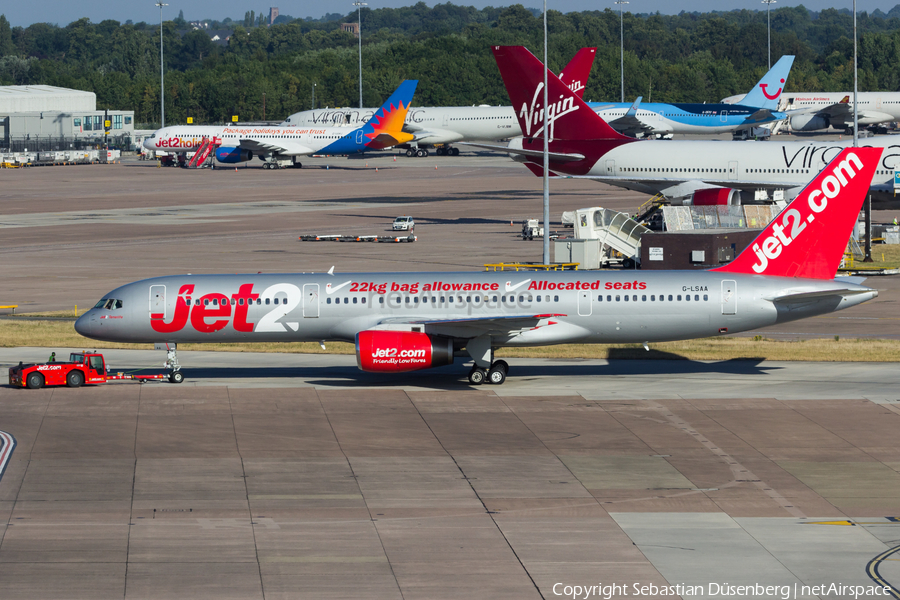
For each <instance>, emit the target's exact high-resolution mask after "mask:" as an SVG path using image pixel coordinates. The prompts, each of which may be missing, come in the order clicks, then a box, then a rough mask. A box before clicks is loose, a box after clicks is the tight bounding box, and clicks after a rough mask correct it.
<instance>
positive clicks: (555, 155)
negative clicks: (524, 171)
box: [461, 142, 584, 162]
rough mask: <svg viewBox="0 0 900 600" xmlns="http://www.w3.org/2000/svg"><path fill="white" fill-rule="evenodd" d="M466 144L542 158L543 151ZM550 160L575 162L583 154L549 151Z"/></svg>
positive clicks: (580, 158)
mask: <svg viewBox="0 0 900 600" xmlns="http://www.w3.org/2000/svg"><path fill="white" fill-rule="evenodd" d="M461 145H462V144H461ZM465 145H466V146H475V147H476V148H486V149H487V150H497V151H499V152H508V153H510V154H519V155H521V156H533V157H536V158H542V157H543V156H544V153H543V152H542V151H540V150H525V149H523V148H510V147H508V146H495V145H491V144H473V143H469V142H466V143H465ZM549 154H550V160H551V161H553V162H576V161H579V160H584V154H563V153H561V152H550V153H549Z"/></svg>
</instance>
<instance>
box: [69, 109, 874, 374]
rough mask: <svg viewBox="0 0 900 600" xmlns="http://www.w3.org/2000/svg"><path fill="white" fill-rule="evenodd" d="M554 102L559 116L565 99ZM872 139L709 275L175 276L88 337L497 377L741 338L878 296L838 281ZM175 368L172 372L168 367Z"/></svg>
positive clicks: (150, 287) (104, 312)
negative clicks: (347, 350) (287, 351)
mask: <svg viewBox="0 0 900 600" xmlns="http://www.w3.org/2000/svg"><path fill="white" fill-rule="evenodd" d="M561 102H562V103H561V104H557V105H555V107H556V108H557V109H558V112H557V113H556V114H560V113H563V112H565V111H566V110H568V109H569V108H571V107H570V105H569V104H567V103H565V102H563V101H561ZM881 153H882V150H881V149H880V148H847V149H844V150H843V151H841V152H840V153H839V154H838V156H837V157H836V158H835V159H834V160H833V161H831V163H829V165H828V166H827V167H826V168H825V169H824V170H823V171H822V172H821V173H819V174H818V175H817V176H815V178H814V179H813V180H812V182H811V183H810V184H809V185H807V186H806V187H805V188H804V190H803V191H802V192H801V193H800V194H799V195H798V196H797V197H796V199H794V201H793V202H792V203H791V204H789V205H788V206H787V208H786V209H785V210H784V211H782V212H781V214H780V215H778V216H777V217H776V218H775V220H774V221H772V222H771V223H770V224H769V225H768V226H767V227H766V228H765V229H764V230H763V231H762V232H761V233H760V234H759V236H758V237H757V238H756V240H755V241H754V242H753V244H752V245H751V246H750V247H748V248H747V249H745V250H744V251H743V252H741V253H740V254H739V255H738V256H737V257H736V258H735V259H734V260H733V261H732V262H731V263H728V264H726V265H723V266H721V267H717V268H714V269H710V270H708V271H645V272H642V271H618V272H616V271H561V272H558V271H549V272H478V273H461V272H459V273H446V272H432V273H427V272H420V273H415V272H409V273H346V274H342V273H335V272H334V269H333V268H332V270H330V271H329V272H328V273H318V274H316V273H312V274H307V273H303V274H301V273H285V274H271V275H270V274H265V275H263V274H244V275H173V276H168V277H156V278H153V279H145V280H142V281H137V282H135V283H130V284H127V285H124V286H122V287H120V288H118V289H115V290H112V291H111V292H109V293H108V294H105V295H104V296H103V298H102V299H101V300H100V301H99V302H98V303H97V305H96V306H95V307H94V308H93V309H91V310H90V311H88V312H87V313H85V314H84V315H83V316H82V317H80V318H79V319H78V321H76V323H75V329H76V331H78V333H80V334H81V335H83V336H86V337H90V338H93V339H97V340H104V341H114V342H135V343H156V344H157V345H158V346H162V345H165V346H166V347H167V348H168V349H169V358H168V361H167V362H168V364H169V366H170V367H171V368H172V369H173V373H175V372H177V371H178V370H179V369H180V365H179V364H178V360H177V356H176V350H177V344H179V343H183V342H196V343H202V342H253V341H259V342H270V341H285V342H286V341H320V342H322V343H324V341H328V340H335V341H344V342H355V344H356V356H357V364H358V365H359V368H360V369H362V370H364V371H372V372H380V373H397V372H404V371H415V370H419V369H428V368H432V367H440V366H444V365H449V364H452V363H453V361H454V358H455V357H456V356H463V357H465V356H467V357H469V358H471V359H472V360H473V361H474V366H473V367H472V369H471V370H470V371H469V376H468V377H469V382H470V383H472V384H480V383H483V382H485V381H487V382H489V383H493V384H500V383H503V382H504V381H505V380H506V375H507V372H508V370H509V365H508V364H507V363H506V362H505V361H503V360H495V359H494V351H495V349H497V348H503V347H506V346H546V345H553V344H566V343H614V344H620V343H635V342H636V343H645V344H649V343H651V342H662V341H669V340H683V339H692V338H698V337H711V336H721V335H725V334H730V333H738V332H741V331H748V330H752V329H757V328H760V327H765V326H767V325H773V324H776V323H784V322H788V321H793V320H796V319H801V318H805V317H813V316H816V315H822V314H827V313H831V312H834V311H837V310H842V309H845V308H849V307H851V306H855V305H857V304H861V303H862V302H865V301H867V300H871V299H872V298H875V297H876V296H877V295H878V292H877V291H876V290H873V289H869V288H867V287H863V286H861V285H859V282H860V281H862V280H861V279H859V278H856V279H835V275H836V274H837V268H838V265H839V263H840V260H841V257H842V255H843V252H844V249H845V248H846V246H847V242H848V239H849V238H850V233H851V231H852V229H853V227H854V225H855V224H856V220H857V217H858V215H859V211H860V208H861V206H862V203H863V199H864V198H865V195H866V191H867V190H868V184H869V181H870V180H871V178H872V173H873V172H874V171H875V169H876V168H877V167H878V162H879V159H880V157H881ZM170 377H171V376H170Z"/></svg>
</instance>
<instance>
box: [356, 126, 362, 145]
mask: <svg viewBox="0 0 900 600" xmlns="http://www.w3.org/2000/svg"><path fill="white" fill-rule="evenodd" d="M356 143H357V145H360V146H362V144H363V132H362V129H358V130H357V131H356Z"/></svg>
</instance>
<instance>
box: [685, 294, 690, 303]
mask: <svg viewBox="0 0 900 600" xmlns="http://www.w3.org/2000/svg"><path fill="white" fill-rule="evenodd" d="M684 300H685V302H690V301H691V295H690V294H688V295H686V296H685V297H684Z"/></svg>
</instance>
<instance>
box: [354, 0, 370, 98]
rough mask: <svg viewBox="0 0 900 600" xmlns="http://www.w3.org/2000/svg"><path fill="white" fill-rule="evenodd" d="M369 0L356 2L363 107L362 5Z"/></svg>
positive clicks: (360, 92) (365, 4)
mask: <svg viewBox="0 0 900 600" xmlns="http://www.w3.org/2000/svg"><path fill="white" fill-rule="evenodd" d="M368 5H369V4H368V2H354V3H353V6H355V7H356V34H357V39H359V107H360V108H362V107H363V103H362V7H363V6H368Z"/></svg>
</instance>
